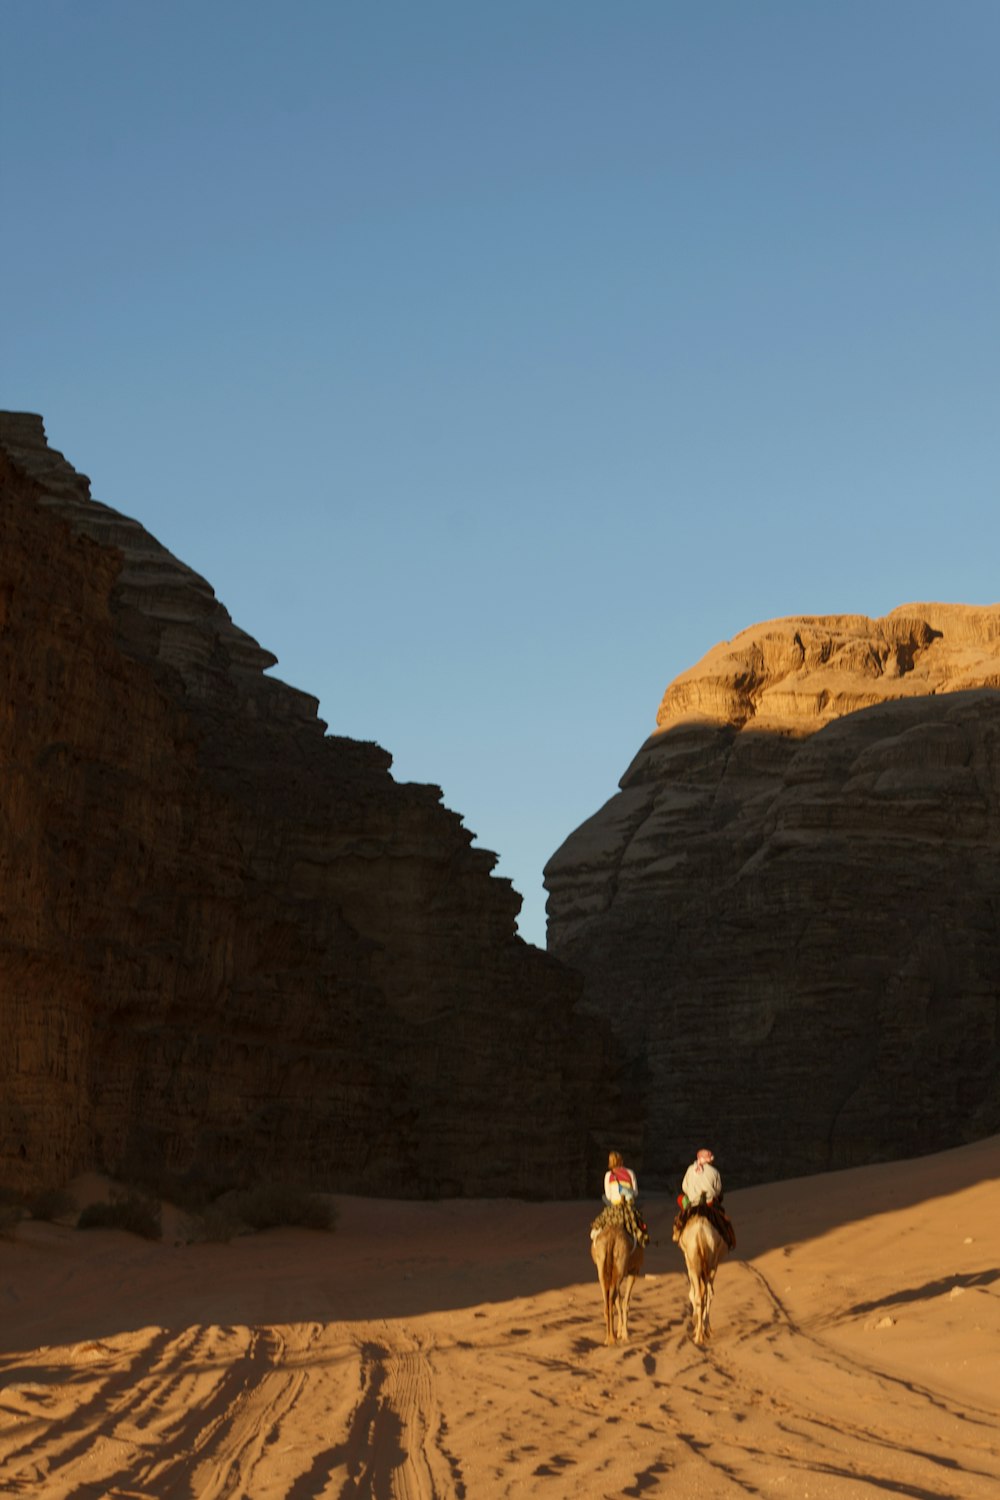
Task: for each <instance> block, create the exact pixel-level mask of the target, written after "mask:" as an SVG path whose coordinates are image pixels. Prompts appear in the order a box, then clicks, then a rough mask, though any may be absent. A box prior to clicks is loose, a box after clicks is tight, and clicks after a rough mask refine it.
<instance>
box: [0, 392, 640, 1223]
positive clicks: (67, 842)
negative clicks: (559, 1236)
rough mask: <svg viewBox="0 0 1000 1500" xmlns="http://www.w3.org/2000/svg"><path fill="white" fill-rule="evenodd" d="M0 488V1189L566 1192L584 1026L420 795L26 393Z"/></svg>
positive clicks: (590, 1146)
mask: <svg viewBox="0 0 1000 1500" xmlns="http://www.w3.org/2000/svg"><path fill="white" fill-rule="evenodd" d="M0 489H2V506H0V520H2V543H0V546H2V551H0V621H2V627H3V628H2V636H0V640H2V656H0V659H2V664H3V673H4V690H3V714H2V721H0V747H2V751H0V753H2V756H3V802H2V812H0V923H2V929H0V932H2V935H0V1017H2V1023H3V1038H4V1046H3V1048H2V1049H0V1158H2V1159H0V1183H2V1184H4V1185H7V1186H15V1187H25V1188H27V1187H47V1186H53V1185H55V1184H57V1183H59V1182H61V1181H63V1180H65V1179H66V1178H67V1177H69V1176H70V1175H71V1174H72V1173H75V1172H77V1171H79V1170H81V1169H82V1168H86V1167H93V1166H97V1167H103V1168H105V1169H107V1170H110V1171H113V1172H118V1173H122V1174H124V1175H126V1176H130V1177H133V1178H138V1179H145V1180H149V1179H150V1177H154V1176H159V1177H161V1178H166V1179H169V1178H171V1177H174V1178H182V1179H183V1178H184V1177H185V1176H191V1175H194V1176H199V1175H200V1176H202V1177H204V1178H206V1179H208V1180H210V1181H217V1182H220V1183H221V1182H226V1181H231V1180H234V1179H240V1178H250V1179H261V1178H267V1177H275V1176H280V1177H282V1178H283V1179H286V1178H295V1179H298V1180H299V1181H302V1182H304V1183H308V1184H313V1185H317V1186H326V1187H332V1188H338V1189H341V1190H343V1191H348V1192H352V1193H375V1194H377V1193H382V1194H398V1195H415V1194H421V1193H430V1194H447V1193H469V1194H489V1195H502V1194H517V1193H529V1194H540V1193H547V1194H555V1195H563V1196H566V1195H572V1194H577V1193H580V1192H583V1191H587V1190H589V1189H590V1188H591V1187H592V1181H593V1180H596V1178H597V1171H596V1163H595V1158H594V1153H596V1151H597V1149H598V1143H597V1142H595V1141H594V1140H592V1139H591V1138H590V1136H589V1129H590V1126H591V1125H592V1124H596V1125H597V1127H598V1128H601V1127H602V1126H605V1125H606V1123H607V1122H611V1124H612V1125H613V1122H614V1118H615V1117H614V1102H613V1099H612V1098H611V1096H610V1095H609V1093H608V1088H609V1084H608V1079H609V1077H610V1071H611V1070H610V1067H609V1062H608V1057H607V1054H606V1047H607V1039H608V1032H607V1028H606V1026H604V1025H603V1024H602V1023H600V1022H595V1021H593V1020H590V1019H587V1018H582V1017H581V1016H580V1015H579V1014H578V1013H577V1011H576V1002H577V999H578V995H579V989H580V985H579V981H578V980H577V979H576V978H575V976H573V975H571V974H570V973H568V972H567V971H566V970H564V969H563V968H562V967H561V966H560V965H559V964H558V963H557V962H555V961H554V960H553V959H552V958H550V957H548V956H547V955H546V954H544V953H542V952H540V951H539V950H538V949H535V948H531V947H529V946H528V945H526V944H525V943H523V942H521V941H520V940H519V939H518V938H517V937H516V936H515V917H516V913H517V909H518V906H519V904H520V898H519V897H518V896H517V895H516V894H515V892H514V891H513V890H512V889H511V887H510V884H509V882H507V881H504V880H498V879H495V878H493V877H492V876H491V874H490V871H491V870H492V868H493V865H494V863H495V858H494V856H493V855H492V854H490V853H489V852H487V851H486V850H483V849H477V848H474V847H472V843H471V840H472V835H471V834H470V833H469V832H468V831H467V830H466V829H465V828H464V827H463V825H462V821H461V819H460V818H459V817H458V816H457V815H456V814H454V813H452V812H449V811H448V810H446V809H445V808H443V807H442V806H441V802H440V792H439V790H438V789H437V788H436V787H432V786H417V785H399V784H397V783H396V782H394V781H393V779H392V777H391V776H390V774H389V765H390V757H389V755H388V754H386V752H385V751H384V750H382V749H380V748H379V747H378V746H377V745H373V744H361V743H357V742H355V741H352V740H349V739H342V738H337V737H334V736H330V735H327V734H326V733H325V725H324V724H323V723H322V721H321V720H319V719H318V718H317V714H316V710H317V704H316V701H315V700H314V699H312V698H310V697H308V696H307V695H306V694H304V693H301V692H297V691H295V690H294V689H292V688H290V687H287V686H286V685H285V684H284V683H281V682H279V681H277V680H275V679H274V678H271V677H267V676H265V675H264V670H265V669H266V668H267V667H269V666H271V665H272V664H273V662H274V658H273V657H272V656H271V655H269V653H267V652H266V651H264V650H262V649H261V648H260V647H259V646H258V645H257V643H256V642H255V641H253V640H251V639H250V637H249V636H247V635H245V634H244V633H243V632H242V631H241V630H239V629H237V628H236V626H234V624H233V623H232V621H231V619H230V618H229V615H228V614H227V612H226V611H225V609H224V608H223V607H222V606H221V605H220V604H219V603H218V601H217V600H216V599H215V596H214V594H213V592H212V589H211V588H210V587H209V585H208V584H207V583H206V582H205V581H204V579H202V578H199V577H198V576H197V575H196V574H195V573H193V572H192V571H191V570H190V569H189V568H187V567H185V566H184V565H183V564H182V563H180V562H178V560H177V559H176V558H174V557H172V556H171V555H170V554H169V553H168V552H167V551H166V550H165V549H164V548H163V547H162V546H160V545H159V543H157V542H156V541H155V540H154V539H153V537H151V536H150V535H149V534H148V533H147V532H146V531H145V530H144V529H143V527H142V526H140V525H139V524H138V523H137V522H135V521H133V520H129V519H128V518H127V517H125V516H123V515H119V514H117V513H116V512H115V511H113V510H110V509H108V508H107V507H106V506H103V505H100V504H98V503H97V502H95V501H93V500H91V499H90V497H89V485H88V481H87V480H86V479H85V478H83V476H81V475H79V474H77V473H76V472H75V471H74V470H73V469H72V468H71V467H70V466H69V465H68V464H67V463H66V462H65V461H64V460H63V458H62V456H61V455H60V454H58V453H55V452H53V451H52V450H51V449H49V448H48V446H47V444H46V440H45V435H44V430H43V427H42V422H41V419H40V418H38V417H33V416H24V415H14V414H10V413H7V414H3V415H0ZM600 1144H601V1145H603V1144H605V1142H604V1140H603V1137H602V1138H601V1141H600Z"/></svg>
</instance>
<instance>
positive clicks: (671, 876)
mask: <svg viewBox="0 0 1000 1500" xmlns="http://www.w3.org/2000/svg"><path fill="white" fill-rule="evenodd" d="M998 689H1000V606H993V607H990V608H982V609H977V608H970V607H963V606H950V605H941V604H908V605H904V606H903V607H901V608H900V609H896V610H894V611H893V612H892V613H891V614H889V615H887V616H886V617H885V618H883V619H878V620H870V619H867V618H865V617H863V616H857V615H846V616H826V617H822V618H801V619H799V618H796V619H788V620H778V621H773V622H771V623H768V624H764V625H758V626H754V627H753V628H752V629H750V630H746V631H744V632H743V633H742V634H741V635H738V636H737V637H736V638H735V639H734V640H733V641H730V642H727V643H724V644H722V645H720V646H717V647H716V648H715V649H714V650H712V651H710V652H709V653H708V655H707V656H705V657H704V658H703V659H702V661H701V662H699V663H698V665H697V666H696V667H694V668H692V669H691V670H690V671H688V672H685V673H683V674H682V675H681V676H680V677H678V678H677V679H676V680H675V681H674V682H673V683H671V685H670V686H669V688H668V689H667V691H666V693H665V695H664V698H663V701H662V703H661V706H660V711H659V714H658V717H657V723H658V725H659V728H658V729H657V731H656V732H655V733H654V734H653V735H652V737H651V738H650V739H649V740H647V741H646V743H645V744H644V745H643V746H642V748H641V750H640V751H639V753H638V755H637V756H636V758H635V760H634V761H633V762H632V764H631V766H630V767H629V768H628V770H627V771H626V773H625V775H624V776H623V778H622V781H621V784H620V785H621V790H620V791H619V792H618V794H617V796H614V797H612V799H611V800H610V801H609V802H608V803H607V804H606V805H605V806H604V807H603V808H602V809H601V810H600V811H599V812H598V813H596V814H595V815H594V816H593V817H592V818H590V819H589V820H588V821H587V822H586V823H584V824H583V825H582V827H580V828H578V829H577V830H576V832H575V833H573V834H571V835H570V837H569V838H568V839H567V840H566V842H565V843H564V844H563V846H562V847H561V848H560V849H559V850H558V851H557V853H556V854H554V855H553V857H552V859H551V860H550V862H549V865H548V867H547V869H546V885H547V887H548V890H549V893H550V894H549V903H548V911H549V948H550V951H551V952H552V953H554V954H555V955H557V956H558V957H560V958H563V959H565V960H566V961H567V962H569V963H571V964H573V965H574V966H576V967H577V968H578V969H579V970H580V971H581V972H582V974H583V975H584V977H585V1003H586V1004H587V1005H588V1006H589V1007H591V1008H592V1009H593V1010H594V1011H595V1012H598V1013H601V1014H603V1015H606V1016H608V1017H609V1018H610V1019H611V1020H612V1021H613V1023H614V1025H615V1026H616V1029H617V1031H618V1034H619V1036H620V1038H621V1039H622V1040H623V1041H624V1043H625V1045H626V1048H627V1049H628V1052H629V1054H630V1056H631V1059H632V1062H633V1067H634V1069H635V1076H636V1077H637V1078H639V1079H641V1080H642V1083H643V1088H644V1092H645V1095H646V1105H647V1111H648V1113H647V1135H646V1145H645V1162H646V1174H645V1175H646V1180H647V1181H653V1180H660V1181H662V1182H663V1183H664V1184H666V1183H672V1182H673V1181H674V1179H675V1177H676V1174H677V1169H678V1167H679V1166H680V1167H682V1166H683V1165H684V1163H685V1162H686V1161H687V1160H688V1159H689V1158H690V1155H691V1152H692V1151H693V1149H694V1148H696V1147H698V1146H700V1145H702V1144H704V1143H705V1142H706V1141H708V1142H709V1143H711V1144H712V1145H713V1148H714V1149H715V1151H716V1154H717V1156H718V1157H719V1159H720V1161H721V1163H722V1165H723V1167H724V1168H728V1170H729V1174H730V1178H731V1179H732V1180H733V1181H744V1182H746V1181H753V1180H761V1179H767V1178H771V1177H779V1176H790V1175H795V1174H797V1173H805V1172H810V1171H816V1170H823V1169H826V1168H830V1167H837V1166H844V1165H848V1164H852V1163H858V1162H867V1161H873V1160H879V1159H886V1158H892V1157H896V1156H903V1155H908V1154H915V1153H919V1152H925V1151H933V1150H936V1149H939V1148H943V1147H946V1146H951V1145H956V1144H960V1143H962V1142H965V1141H968V1140H971V1139H973V1138H976V1137H978V1136H983V1135H986V1134H989V1133H991V1132H995V1131H997V1130H998V1129H1000V691H998Z"/></svg>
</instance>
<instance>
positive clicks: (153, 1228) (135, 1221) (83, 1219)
mask: <svg viewBox="0 0 1000 1500" xmlns="http://www.w3.org/2000/svg"><path fill="white" fill-rule="evenodd" d="M76 1227H77V1228H78V1229H126V1230H127V1231H128V1232H129V1234H138V1235H141V1236H142V1238H143V1239H144V1240H158V1239H159V1238H160V1235H161V1233H162V1227H161V1224H160V1205H159V1204H158V1203H156V1202H154V1201H153V1200H152V1199H151V1198H144V1197H142V1196H141V1195H140V1194H138V1193H134V1192H127V1193H123V1194H119V1195H116V1196H113V1197H112V1199H111V1202H110V1203H88V1204H87V1206H86V1208H85V1209H84V1210H83V1212H82V1213H81V1215H80V1217H79V1219H78V1220H77V1224H76Z"/></svg>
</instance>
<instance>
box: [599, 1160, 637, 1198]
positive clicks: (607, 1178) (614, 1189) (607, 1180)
mask: <svg viewBox="0 0 1000 1500" xmlns="http://www.w3.org/2000/svg"><path fill="white" fill-rule="evenodd" d="M615 1171H617V1172H627V1173H628V1175H629V1176H630V1177H631V1179H632V1191H633V1193H635V1194H636V1196H638V1193H639V1182H638V1179H637V1177H636V1175H635V1173H634V1172H633V1171H632V1168H631V1167H616V1168H615ZM623 1186H624V1183H618V1182H614V1181H613V1180H612V1177H611V1173H610V1172H605V1174H604V1196H605V1198H607V1200H608V1202H609V1203H620V1202H621V1201H622V1194H621V1190H622V1187H623Z"/></svg>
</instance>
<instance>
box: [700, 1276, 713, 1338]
mask: <svg viewBox="0 0 1000 1500" xmlns="http://www.w3.org/2000/svg"><path fill="white" fill-rule="evenodd" d="M714 1293H715V1272H714V1271H709V1273H708V1275H707V1276H706V1277H705V1293H704V1297H703V1299H702V1301H703V1306H704V1312H703V1314H702V1329H703V1331H704V1334H705V1337H706V1339H707V1338H710V1337H711V1334H712V1329H711V1327H710V1325H709V1316H710V1314H711V1311H712V1297H713V1295H714Z"/></svg>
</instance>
